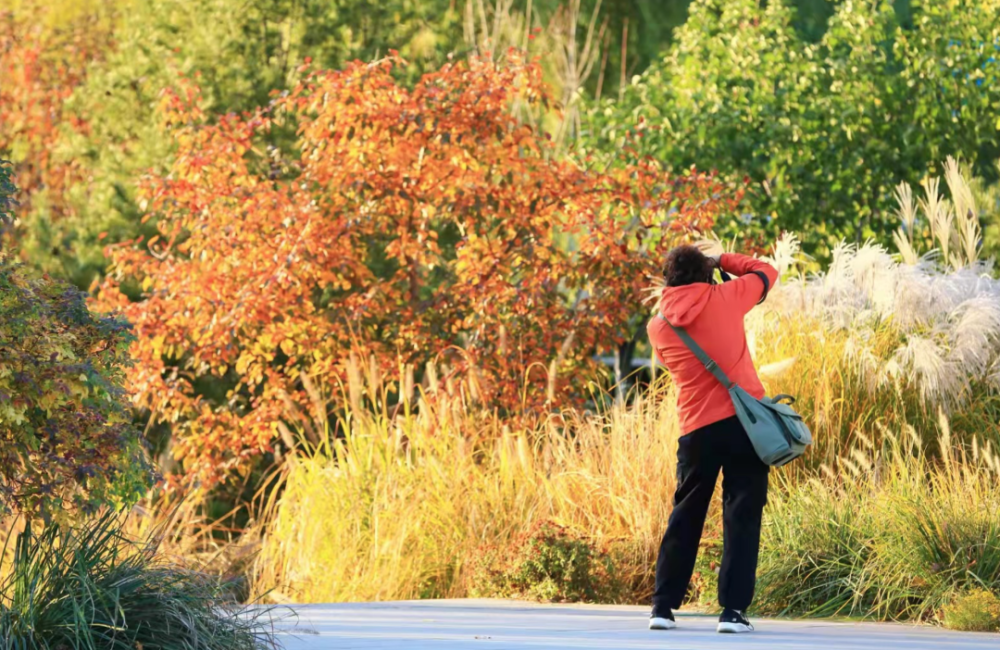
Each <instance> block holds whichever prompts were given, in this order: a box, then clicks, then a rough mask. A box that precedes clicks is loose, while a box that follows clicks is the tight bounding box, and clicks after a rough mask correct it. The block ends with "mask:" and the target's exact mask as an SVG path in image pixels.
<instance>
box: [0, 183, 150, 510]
mask: <svg viewBox="0 0 1000 650" xmlns="http://www.w3.org/2000/svg"><path fill="white" fill-rule="evenodd" d="M8 173H9V167H7V166H6V165H4V164H0V219H2V218H3V217H5V216H6V215H5V214H3V213H4V212H6V211H7V210H9V209H10V206H11V203H10V198H9V194H10V193H11V192H12V190H13V186H12V184H11V183H10V182H9V176H8ZM0 341H2V344H0V435H2V436H3V439H4V440H5V443H4V445H3V446H2V450H0V512H9V511H10V509H12V508H15V509H18V510H21V511H23V512H26V513H27V514H28V515H29V516H37V515H41V516H43V517H50V516H53V515H56V514H59V512H60V511H61V510H62V509H64V508H67V507H73V508H77V509H82V510H84V511H92V510H93V509H95V508H96V507H98V506H100V505H102V504H105V503H112V504H116V505H120V504H127V503H130V502H132V501H134V500H135V499H137V498H138V497H139V495H140V494H141V493H142V491H143V490H144V489H145V488H146V487H148V485H149V483H150V480H151V478H152V475H151V469H150V467H149V464H148V462H147V460H146V457H145V452H144V450H143V448H142V445H141V442H140V434H139V431H138V430H137V429H136V427H134V426H133V424H132V418H131V411H130V409H129V407H128V400H127V399H126V397H125V394H124V389H123V387H122V383H123V381H124V371H125V368H126V366H127V365H128V364H129V358H128V346H129V344H130V343H131V341H132V337H131V334H130V331H129V327H128V325H127V323H125V322H124V321H123V320H120V319H118V318H115V317H109V316H103V317H100V316H95V315H94V314H92V313H91V312H90V311H89V310H88V309H87V303H86V296H85V295H84V294H83V293H82V292H80V291H79V290H77V289H76V288H75V287H70V286H67V285H65V284H61V283H59V282H56V281H53V280H52V279H50V278H48V277H46V276H38V275H36V274H35V273H33V272H31V271H30V270H29V269H28V268H26V267H25V266H24V265H23V264H21V263H19V262H18V261H17V259H16V254H15V253H14V252H12V251H9V250H7V249H3V248H0Z"/></svg>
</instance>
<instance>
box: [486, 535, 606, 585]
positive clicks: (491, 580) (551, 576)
mask: <svg viewBox="0 0 1000 650" xmlns="http://www.w3.org/2000/svg"><path fill="white" fill-rule="evenodd" d="M474 564H475V566H474V570H473V573H472V584H471V586H470V587H469V592H470V594H471V595H472V597H474V598H529V599H532V600H540V601H546V602H571V603H575V602H581V601H589V602H613V601H614V600H616V598H615V597H616V595H617V587H616V580H615V571H614V562H613V561H612V559H611V557H610V555H609V554H608V553H606V552H603V551H601V550H598V549H595V548H594V547H593V546H592V545H591V544H590V543H589V542H588V541H587V540H585V539H583V538H582V537H579V536H578V535H574V534H572V533H570V532H569V531H568V530H566V529H565V528H563V527H562V526H558V525H555V524H552V523H542V524H539V525H536V526H535V527H534V528H533V529H532V530H530V531H528V532H527V533H525V534H523V535H521V536H520V537H519V538H518V539H516V540H515V541H514V542H513V543H512V544H511V545H510V546H506V547H503V548H497V547H484V548H482V549H480V551H479V554H478V555H477V557H476V560H475V563H474Z"/></svg>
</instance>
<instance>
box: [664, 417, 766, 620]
mask: <svg viewBox="0 0 1000 650" xmlns="http://www.w3.org/2000/svg"><path fill="white" fill-rule="evenodd" d="M769 469H770V468H768V466H767V465H765V464H764V463H763V462H761V460H760V458H758V456H757V454H756V452H754V449H753V445H752V444H751V443H750V438H749V437H747V434H746V431H745V430H744V429H743V425H741V424H740V421H739V420H738V419H737V418H736V416H733V417H731V418H728V419H726V420H722V421H720V422H716V423H714V424H710V425H708V426H706V427H702V428H701V429H698V430H697V431H693V432H691V433H690V434H688V435H686V436H682V437H681V439H680V442H679V443H678V447H677V492H676V493H675V494H674V510H673V512H672V513H671V514H670V521H669V522H668V524H667V532H666V534H665V535H664V536H663V542H662V543H661V544H660V554H659V557H658V558H657V560H656V590H655V591H654V592H653V607H654V609H655V608H662V607H669V608H671V609H677V608H679V607H680V606H681V602H682V601H683V600H684V595H685V593H686V592H687V588H688V583H689V582H690V580H691V574H692V573H693V572H694V564H695V558H696V557H697V555H698V545H699V543H700V542H701V533H702V529H703V528H704V526H705V516H706V515H707V514H708V507H709V505H710V504H711V501H712V493H713V492H714V491H715V483H716V480H717V479H718V477H719V471H720V470H721V471H722V524H723V548H722V566H721V568H720V571H719V604H720V605H722V606H723V607H729V608H732V609H738V610H745V609H747V608H748V607H750V602H751V601H752V600H753V591H754V584H755V583H756V581H757V553H758V549H759V547H760V520H761V515H762V514H763V512H764V504H765V503H767V475H768V471H769Z"/></svg>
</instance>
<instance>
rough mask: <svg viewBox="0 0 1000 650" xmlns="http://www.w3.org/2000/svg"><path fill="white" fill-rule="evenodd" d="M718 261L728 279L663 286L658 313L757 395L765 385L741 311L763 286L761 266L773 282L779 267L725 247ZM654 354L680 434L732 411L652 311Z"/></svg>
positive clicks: (753, 301)
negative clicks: (668, 384)
mask: <svg viewBox="0 0 1000 650" xmlns="http://www.w3.org/2000/svg"><path fill="white" fill-rule="evenodd" d="M719 266H720V267H721V268H722V270H723V271H725V272H726V273H729V274H730V275H733V276H739V277H738V278H734V279H733V280H731V281H730V282H724V283H722V284H706V283H703V282H699V283H695V284H689V285H685V286H682V287H667V288H665V289H664V290H663V295H662V297H661V298H660V313H661V314H663V316H664V317H666V319H667V320H668V321H670V322H671V323H672V324H673V325H675V326H677V327H683V328H684V329H686V330H687V332H688V334H690V335H691V338H693V339H694V340H695V341H697V342H698V345H700V346H701V347H702V348H703V349H704V350H705V352H707V353H708V355H709V356H710V357H712V359H714V360H715V362H716V363H717V364H719V367H720V368H722V369H723V370H724V371H725V373H726V374H727V375H729V378H730V379H731V380H732V381H734V382H736V383H737V384H739V385H740V386H742V387H743V390H745V391H746V392H748V393H750V394H751V395H753V396H754V397H756V398H757V399H760V398H761V397H763V396H764V387H763V386H762V385H761V383H760V379H759V378H758V377H757V370H756V368H754V365H753V359H751V358H750V350H749V349H747V336H746V332H745V331H744V329H743V317H744V316H745V315H746V314H747V312H749V311H750V310H751V309H753V306H754V305H756V304H757V303H758V302H759V301H760V298H761V296H762V295H763V292H764V281H763V280H761V278H760V276H758V275H757V274H756V273H753V271H761V272H763V273H764V275H766V276H767V279H768V280H769V281H770V285H769V286H772V287H773V286H774V283H775V282H777V280H778V272H777V271H776V270H775V269H774V267H773V266H771V265H770V264H766V263H764V262H761V261H760V260H755V259H753V258H752V257H747V256H746V255H737V254H734V253H725V254H724V255H723V256H722V259H721V260H720V263H719ZM646 332H647V333H648V334H649V342H650V343H651V344H652V346H653V349H654V350H656V356H657V358H658V359H659V360H660V362H661V363H663V365H665V366H666V367H667V369H668V370H669V371H670V374H671V375H672V376H673V378H674V383H675V384H676V386H677V413H678V416H679V417H680V424H681V434H682V435H683V434H688V433H691V432H692V431H694V430H696V429H700V428H701V427H704V426H707V425H709V424H712V423H713V422H718V421H719V420H724V419H726V418H728V417H731V416H733V415H736V409H735V408H733V402H732V399H730V397H729V392H728V391H727V390H726V387H725V386H723V385H722V384H721V383H720V382H719V380H718V379H716V378H715V377H714V376H713V375H712V374H711V373H709V372H708V370H706V369H705V366H703V365H702V363H701V362H700V361H698V359H697V358H696V357H695V356H694V355H693V354H692V353H691V351H690V350H688V348H687V346H686V345H684V342H683V341H681V340H680V338H678V336H677V335H676V334H675V333H674V331H673V330H672V329H670V326H669V325H667V323H666V322H664V320H663V319H662V318H659V317H658V316H654V317H653V319H652V320H650V321H649V324H648V325H647V326H646Z"/></svg>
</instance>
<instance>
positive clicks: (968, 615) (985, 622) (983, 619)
mask: <svg viewBox="0 0 1000 650" xmlns="http://www.w3.org/2000/svg"><path fill="white" fill-rule="evenodd" d="M942 622H943V623H944V626H945V627H947V628H949V629H952V630H961V631H963V632H1000V596H997V594H996V593H995V592H992V591H989V590H988V589H971V590H969V591H967V592H964V593H961V594H959V595H957V596H955V597H954V598H953V599H952V600H951V602H949V603H948V604H947V605H945V607H944V611H943V616H942Z"/></svg>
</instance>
